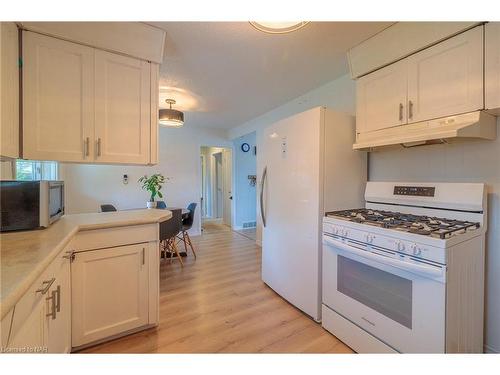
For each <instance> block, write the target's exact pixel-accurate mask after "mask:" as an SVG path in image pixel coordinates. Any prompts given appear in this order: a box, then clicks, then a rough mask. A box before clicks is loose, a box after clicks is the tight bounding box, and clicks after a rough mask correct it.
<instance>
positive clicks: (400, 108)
mask: <svg viewBox="0 0 500 375" xmlns="http://www.w3.org/2000/svg"><path fill="white" fill-rule="evenodd" d="M399 121H403V103H399Z"/></svg>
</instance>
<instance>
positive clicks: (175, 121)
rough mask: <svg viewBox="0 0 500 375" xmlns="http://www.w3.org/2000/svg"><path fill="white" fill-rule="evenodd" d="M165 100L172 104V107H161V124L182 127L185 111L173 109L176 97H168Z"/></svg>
mask: <svg viewBox="0 0 500 375" xmlns="http://www.w3.org/2000/svg"><path fill="white" fill-rule="evenodd" d="M165 102H166V103H167V104H169V105H170V108H165V109H160V116H159V117H160V125H161V126H168V127H172V128H180V127H181V126H182V125H184V113H182V112H181V111H178V110H176V109H172V104H175V100H174V99H166V100H165Z"/></svg>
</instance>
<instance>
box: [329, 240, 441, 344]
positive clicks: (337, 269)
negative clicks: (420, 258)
mask: <svg viewBox="0 0 500 375" xmlns="http://www.w3.org/2000/svg"><path fill="white" fill-rule="evenodd" d="M445 276H446V267H445V266H443V265H439V264H430V263H429V264H425V263H422V264H414V263H408V262H404V261H401V260H398V259H395V258H389V257H387V256H384V255H381V254H380V253H377V252H376V251H371V249H370V248H364V247H363V244H356V243H354V242H350V241H347V240H342V239H340V238H335V237H332V236H328V235H324V236H323V303H324V304H325V305H326V306H328V307H329V308H331V309H332V310H334V311H336V312H337V313H338V314H340V315H342V316H343V317H344V318H346V319H348V320H350V321H351V322H352V323H354V324H356V325H357V326H359V327H361V328H362V329H364V330H365V331H367V332H368V333H370V334H371V335H373V336H375V337H376V338H378V339H379V340H381V341H383V342H384V343H386V344H387V345H389V346H391V347H392V348H394V349H395V350H397V351H399V352H402V353H443V352H444V349H445V283H444V282H445Z"/></svg>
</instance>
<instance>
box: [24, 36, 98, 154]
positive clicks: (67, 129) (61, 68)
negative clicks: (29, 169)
mask: <svg viewBox="0 0 500 375" xmlns="http://www.w3.org/2000/svg"><path fill="white" fill-rule="evenodd" d="M93 127H94V50H93V49H92V48H89V47H86V46H82V45H79V44H75V43H70V42H66V41H63V40H59V39H55V38H51V37H47V36H44V35H39V34H36V33H32V32H28V31H26V32H23V152H22V154H23V155H22V156H23V158H26V159H41V160H59V161H86V160H89V158H90V155H92V150H91V148H92V137H93Z"/></svg>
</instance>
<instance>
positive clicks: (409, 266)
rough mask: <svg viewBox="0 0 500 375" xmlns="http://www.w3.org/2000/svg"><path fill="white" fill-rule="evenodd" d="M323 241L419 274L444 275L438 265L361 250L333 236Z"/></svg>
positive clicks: (346, 250) (352, 252)
mask: <svg viewBox="0 0 500 375" xmlns="http://www.w3.org/2000/svg"><path fill="white" fill-rule="evenodd" d="M323 243H325V244H327V245H330V246H333V247H336V248H338V249H340V250H343V251H345V252H348V253H351V254H355V255H359V256H360V257H363V258H367V259H371V260H374V261H376V262H378V263H383V264H389V265H391V266H394V267H397V268H400V269H402V270H406V271H410V272H413V273H419V274H426V275H430V276H442V275H443V269H442V268H441V267H438V266H430V265H429V266H425V265H419V264H414V263H408V262H403V261H400V260H396V259H393V258H389V257H386V256H383V255H378V254H375V253H372V252H370V251H366V250H360V249H357V248H355V247H353V246H349V245H347V244H345V243H343V242H341V241H337V240H334V239H331V238H325V237H324V238H323Z"/></svg>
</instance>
